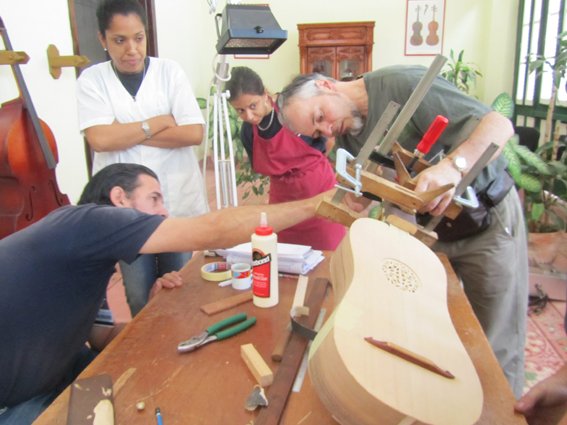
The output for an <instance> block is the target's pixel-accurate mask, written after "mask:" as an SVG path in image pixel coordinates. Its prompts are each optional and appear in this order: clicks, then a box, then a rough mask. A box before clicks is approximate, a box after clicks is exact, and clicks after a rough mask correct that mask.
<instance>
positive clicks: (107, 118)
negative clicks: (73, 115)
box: [77, 64, 115, 131]
mask: <svg viewBox="0 0 567 425" xmlns="http://www.w3.org/2000/svg"><path fill="white" fill-rule="evenodd" d="M101 65H102V64H101ZM95 66H96V65H95ZM97 71H98V70H96V69H94V67H93V69H90V68H87V69H86V70H84V71H83V73H82V74H81V76H80V77H79V79H78V80H77V103H78V113H79V129H80V130H81V131H84V130H85V129H87V128H89V127H92V126H95V125H108V124H112V123H113V122H114V119H115V116H114V111H113V109H112V105H111V102H110V99H109V97H108V95H107V90H106V89H105V86H104V83H103V77H102V74H101V73H100V72H97Z"/></svg>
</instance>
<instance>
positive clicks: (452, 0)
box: [0, 0, 518, 201]
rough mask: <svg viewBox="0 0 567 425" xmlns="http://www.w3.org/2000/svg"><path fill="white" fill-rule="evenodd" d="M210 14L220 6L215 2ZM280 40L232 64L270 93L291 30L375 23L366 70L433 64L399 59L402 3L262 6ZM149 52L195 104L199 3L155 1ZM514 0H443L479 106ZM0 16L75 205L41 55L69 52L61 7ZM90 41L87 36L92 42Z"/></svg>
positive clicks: (68, 102) (37, 2) (293, 1)
mask: <svg viewBox="0 0 567 425" xmlns="http://www.w3.org/2000/svg"><path fill="white" fill-rule="evenodd" d="M218 3H219V6H218V10H217V12H219V13H220V12H221V11H222V9H223V8H224V2H222V1H219V2H218ZM246 3H269V4H270V7H271V9H272V12H273V14H274V16H275V17H276V19H277V20H278V22H279V24H280V25H281V26H282V28H284V29H286V30H287V31H288V40H287V41H286V42H285V43H284V44H283V45H282V46H281V47H280V48H279V49H278V50H277V51H276V52H275V53H274V54H273V55H272V56H271V57H270V59H268V60H265V59H253V60H234V59H233V58H229V62H230V64H231V66H236V65H246V66H249V67H251V68H254V69H255V70H256V71H258V73H259V74H260V75H261V76H262V77H263V78H264V80H265V82H266V85H267V86H268V88H269V89H271V90H273V91H277V90H279V89H281V88H282V87H283V86H284V85H285V84H286V83H287V82H289V80H290V79H291V78H292V77H293V76H295V75H296V74H297V73H298V72H299V49H298V33H297V24H298V23H314V22H339V21H375V22H376V24H375V32H374V49H373V67H374V68H378V67H382V66H386V65H392V64H398V63H401V64H410V63H420V64H423V65H429V64H430V63H431V61H432V59H433V57H429V56H426V57H420V56H404V31H405V16H406V3H407V2H406V1H405V0H350V1H348V2H338V1H336V2H330V1H329V0H308V1H306V0H272V1H270V2H267V1H266V0H258V1H247V2H246ZM155 9H156V27H157V37H158V50H159V54H160V56H161V57H168V58H172V59H175V60H177V61H178V62H180V63H181V64H182V66H183V67H184V69H185V70H186V72H187V74H188V76H189V79H190V81H191V84H192V85H193V88H194V91H195V93H196V95H197V96H205V95H206V94H207V93H208V91H209V85H210V82H211V79H212V75H213V63H214V56H215V49H214V46H215V43H216V32H215V26H214V18H213V15H211V14H209V10H208V5H207V2H206V1H205V0H155ZM517 9H518V0H508V1H501V2H494V1H491V0H446V4H445V26H444V48H443V54H445V55H448V54H449V51H450V49H453V50H455V51H460V50H462V49H464V51H465V60H466V61H468V62H473V63H475V64H477V65H478V67H479V68H480V70H481V72H482V73H483V74H484V77H483V78H482V79H480V81H479V85H478V87H477V91H476V93H475V94H476V95H477V96H478V97H479V98H480V99H481V100H483V101H486V102H487V103H489V102H491V101H492V99H493V98H494V97H495V96H496V95H497V94H498V93H500V92H501V91H504V90H506V91H509V92H510V91H511V90H512V82H513V66H514V65H513V61H514V52H515V36H516V20H517V16H516V14H517ZM0 16H1V17H2V18H3V20H4V23H5V25H6V27H7V29H8V32H9V35H10V39H11V41H12V45H13V46H14V49H15V50H25V51H26V52H27V53H28V54H29V55H30V57H31V59H30V61H29V63H28V64H26V65H22V66H21V68H22V71H23V73H24V77H25V78H26V82H27V85H28V88H29V90H30V92H31V95H32V98H33V101H34V104H35V107H36V109H37V112H38V115H39V116H40V117H41V118H42V119H43V120H44V121H46V122H47V123H48V125H49V126H50V128H51V129H52V131H53V132H54V134H55V138H56V140H57V144H58V148H59V157H60V160H59V166H58V168H57V176H58V181H59V186H60V188H61V190H62V191H63V192H65V193H67V194H68V195H69V196H70V198H71V200H72V201H76V200H77V198H78V196H79V194H80V192H81V190H82V187H83V186H84V184H85V183H86V180H87V174H86V165H85V155H84V151H83V140H82V137H81V136H80V134H79V132H78V123H77V112H76V100H75V81H76V80H75V72H74V70H73V69H71V68H64V69H63V73H62V75H61V78H60V79H58V80H54V79H52V78H51V76H50V74H49V73H48V67H47V56H46V49H47V46H48V45H49V44H55V45H56V46H57V47H58V48H59V51H60V53H61V54H63V55H68V54H72V43H71V31H70V26H69V12H68V9H67V0H49V1H45V0H18V1H14V0H0ZM93 36H94V35H93ZM16 95H17V91H16V89H15V86H14V84H13V78H12V77H11V72H10V68H9V67H7V66H3V67H0V102H5V101H6V100H9V99H12V98H14V97H15V96H16Z"/></svg>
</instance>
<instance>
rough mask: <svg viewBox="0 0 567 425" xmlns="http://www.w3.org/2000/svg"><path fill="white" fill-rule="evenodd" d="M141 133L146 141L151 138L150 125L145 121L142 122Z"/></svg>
mask: <svg viewBox="0 0 567 425" xmlns="http://www.w3.org/2000/svg"><path fill="white" fill-rule="evenodd" d="M142 131H143V132H144V134H145V135H146V140H148V139H151V138H152V130H150V125H149V124H148V122H147V121H142Z"/></svg>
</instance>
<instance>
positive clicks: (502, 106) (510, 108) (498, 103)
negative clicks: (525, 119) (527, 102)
mask: <svg viewBox="0 0 567 425" xmlns="http://www.w3.org/2000/svg"><path fill="white" fill-rule="evenodd" d="M492 109H494V110H495V111H496V112H500V113H501V114H502V115H504V116H505V117H506V118H512V116H513V115H514V101H513V100H512V97H511V96H510V95H509V94H508V93H506V92H502V93H500V94H499V95H498V96H496V99H494V101H493V102H492Z"/></svg>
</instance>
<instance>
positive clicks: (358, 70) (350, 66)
mask: <svg viewBox="0 0 567 425" xmlns="http://www.w3.org/2000/svg"><path fill="white" fill-rule="evenodd" d="M337 62H338V70H337V77H336V78H337V79H338V80H343V81H348V80H352V79H354V78H356V77H357V76H358V75H360V74H362V73H363V72H365V71H366V69H367V63H366V49H365V48H364V47H363V46H347V47H337Z"/></svg>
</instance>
